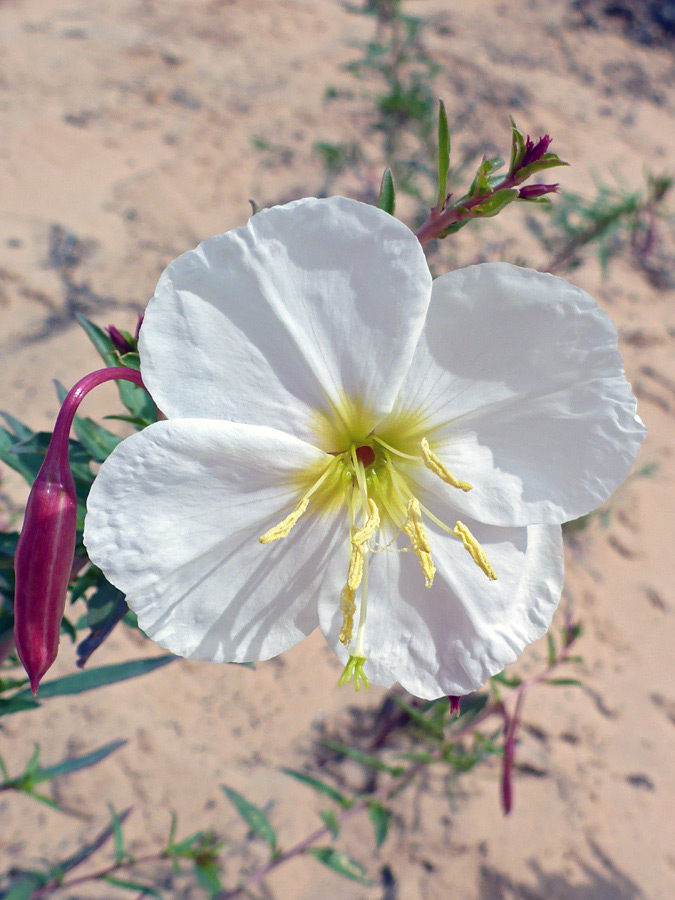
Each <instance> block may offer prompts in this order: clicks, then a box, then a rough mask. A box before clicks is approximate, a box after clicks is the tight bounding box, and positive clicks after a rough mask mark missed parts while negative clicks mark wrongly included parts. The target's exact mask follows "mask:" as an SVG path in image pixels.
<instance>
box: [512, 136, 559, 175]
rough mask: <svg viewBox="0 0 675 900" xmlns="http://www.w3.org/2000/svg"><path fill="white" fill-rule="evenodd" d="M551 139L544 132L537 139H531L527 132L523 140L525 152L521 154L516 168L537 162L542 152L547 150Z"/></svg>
mask: <svg viewBox="0 0 675 900" xmlns="http://www.w3.org/2000/svg"><path fill="white" fill-rule="evenodd" d="M551 140H552V138H551V137H550V136H549V135H548V134H545V135H544V136H543V137H540V138H539V140H538V141H533V140H532V139H531V138H530V136H529V134H528V136H527V140H526V141H525V153H524V154H523V158H522V159H521V161H520V164H519V166H518V168H519V169H522V168H524V167H525V166H529V164H530V163H533V162H539V160H540V159H541V158H542V156H543V155H544V153H546V151H547V150H548V148H549V146H550V144H551Z"/></svg>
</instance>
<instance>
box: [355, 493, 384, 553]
mask: <svg viewBox="0 0 675 900" xmlns="http://www.w3.org/2000/svg"><path fill="white" fill-rule="evenodd" d="M368 510H369V511H368V518H367V520H366V523H365V525H364V526H363V527H362V528H359V530H358V531H355V532H354V534H353V535H352V542H353V543H354V544H357V545H360V544H365V543H367V542H368V541H369V540H370V539H371V537H373V535H374V534H375V532H376V531H377V529H378V528H379V527H380V511H379V509H378V508H377V504H376V503H375V501H374V500H371V499H370V498H369V499H368Z"/></svg>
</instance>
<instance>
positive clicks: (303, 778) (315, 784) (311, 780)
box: [281, 768, 352, 809]
mask: <svg viewBox="0 0 675 900" xmlns="http://www.w3.org/2000/svg"><path fill="white" fill-rule="evenodd" d="M281 771H282V772H284V773H285V774H286V775H290V776H291V778H295V780H296V781H300V782H301V783H302V784H306V785H307V786H308V787H311V788H313V789H314V790H315V791H317V792H318V793H319V794H323V795H324V796H326V797H330V799H331V800H335V802H336V803H339V804H340V806H342V807H343V809H347V808H348V807H349V806H351V805H352V801H351V800H350V799H349V798H348V797H345V795H344V794H341V793H340V791H338V790H337V789H336V788H334V787H333V786H332V785H331V784H326V783H325V782H324V781H320V780H319V779H318V778H315V777H314V776H313V775H308V774H307V773H306V772H299V771H298V770H297V769H286V768H282V769H281Z"/></svg>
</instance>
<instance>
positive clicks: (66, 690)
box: [11, 655, 176, 699]
mask: <svg viewBox="0 0 675 900" xmlns="http://www.w3.org/2000/svg"><path fill="white" fill-rule="evenodd" d="M175 659H176V657H175V656H172V655H166V656H154V657H149V658H146V659H135V660H132V661H131V662H126V663H116V664H114V665H111V666H99V667H98V668H97V669H87V670H86V671H84V672H76V673H75V674H73V675H64V677H63V678H55V679H54V680H53V681H47V682H45V683H44V684H42V685H41V686H40V699H47V698H48V697H64V696H69V695H71V694H81V693H83V692H84V691H92V690H95V689H96V688H100V687H105V686H106V685H108V684H114V683H115V682H118V681H126V680H127V679H129V678H136V677H137V676H139V675H146V674H147V673H148V672H152V671H154V670H155V669H159V668H161V667H162V666H166V665H167V664H168V663H171V662H173V661H174V660H175ZM29 696H30V694H29V691H27V690H24V691H21V692H20V693H18V694H15V695H14V697H12V698H11V699H14V698H18V699H23V698H24V697H26V698H27V697H29Z"/></svg>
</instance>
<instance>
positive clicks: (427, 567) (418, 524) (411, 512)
mask: <svg viewBox="0 0 675 900" xmlns="http://www.w3.org/2000/svg"><path fill="white" fill-rule="evenodd" d="M401 528H402V529H403V531H404V532H405V533H406V534H407V535H408V537H409V538H410V545H411V547H412V549H413V553H414V554H415V555H416V556H417V558H418V560H419V562H420V565H421V566H422V572H423V573H424V584H425V586H426V587H428V588H429V587H431V585H432V584H433V583H434V575H435V574H436V567H435V566H434V563H433V560H432V559H431V545H430V544H429V536H428V535H427V532H426V529H425V527H424V523H423V522H422V512H421V510H420V504H419V501H418V500H416V499H415V497H413V498H411V500H410V502H409V503H408V518H407V519H406V521H405V522H404V523H403V525H402V526H401Z"/></svg>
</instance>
